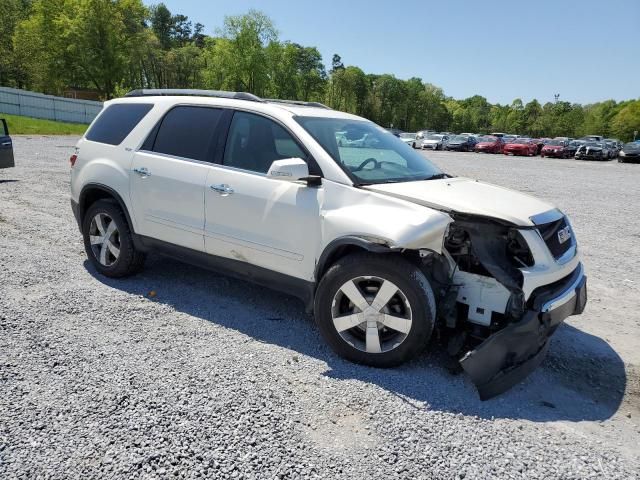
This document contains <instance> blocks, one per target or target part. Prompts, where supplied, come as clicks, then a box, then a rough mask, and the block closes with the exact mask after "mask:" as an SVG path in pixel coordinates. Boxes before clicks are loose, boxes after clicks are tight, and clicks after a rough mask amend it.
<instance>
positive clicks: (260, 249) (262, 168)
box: [205, 112, 324, 280]
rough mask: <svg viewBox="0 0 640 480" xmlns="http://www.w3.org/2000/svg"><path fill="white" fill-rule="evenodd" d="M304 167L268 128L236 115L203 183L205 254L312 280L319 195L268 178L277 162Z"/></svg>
mask: <svg viewBox="0 0 640 480" xmlns="http://www.w3.org/2000/svg"><path fill="white" fill-rule="evenodd" d="M284 158H302V159H303V160H305V161H307V162H308V161H309V157H308V155H307V154H306V153H305V152H304V151H303V149H302V148H301V147H300V146H299V144H298V143H297V142H296V140H294V138H293V137H292V136H291V135H290V134H289V133H288V132H287V131H286V130H285V129H284V128H283V127H282V126H281V125H280V124H278V123H276V122H274V121H273V120H271V119H269V118H266V117H263V116H260V115H256V114H251V113H246V112H235V114H234V116H233V119H232V121H231V125H230V127H229V134H228V136H227V143H226V147H225V151H224V157H223V159H222V165H214V166H212V167H211V168H210V171H209V175H208V176H207V182H206V183H207V187H206V189H205V216H206V221H205V249H206V251H207V253H210V254H213V255H218V256H223V257H227V258H231V259H235V260H238V261H241V262H247V263H250V264H252V265H256V266H259V267H264V268H266V269H269V270H272V271H275V272H279V273H283V274H285V275H289V276H294V277H297V278H304V279H306V280H312V279H313V271H314V266H315V255H316V252H317V249H318V248H319V244H320V213H319V212H320V204H321V201H322V195H323V192H324V190H323V188H322V187H320V188H315V187H309V186H307V185H305V184H302V183H294V182H289V181H286V180H277V179H271V178H267V177H266V173H267V171H268V170H269V167H270V166H271V163H272V162H273V161H275V160H280V159H284Z"/></svg>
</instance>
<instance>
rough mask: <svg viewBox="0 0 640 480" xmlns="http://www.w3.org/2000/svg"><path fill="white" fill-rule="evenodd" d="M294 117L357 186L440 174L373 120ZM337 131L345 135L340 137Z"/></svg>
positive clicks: (440, 172) (424, 177) (435, 168)
mask: <svg viewBox="0 0 640 480" xmlns="http://www.w3.org/2000/svg"><path fill="white" fill-rule="evenodd" d="M295 119H296V121H297V122H298V123H299V124H300V125H302V127H303V128H304V129H305V130H306V131H307V132H309V134H311V136H312V137H313V138H315V139H316V141H317V142H318V143H319V144H320V145H321V146H322V148H324V150H325V151H326V152H327V153H328V154H329V155H330V156H331V157H332V158H333V159H334V160H335V161H336V163H338V165H340V166H341V167H342V168H343V170H345V171H346V172H347V173H348V174H349V175H350V176H351V177H352V178H354V179H355V181H356V182H357V183H358V184H360V185H368V184H374V183H393V182H410V181H415V180H426V179H429V178H431V177H434V176H438V175H442V171H441V170H440V169H438V167H436V166H435V165H434V164H432V163H431V162H430V161H429V160H427V159H426V158H425V157H423V156H422V155H420V154H419V153H417V152H416V151H415V150H414V149H413V148H411V147H410V146H409V145H407V144H406V143H404V142H403V141H402V140H400V139H398V138H397V137H394V136H393V135H392V134H390V133H389V132H387V131H386V130H385V129H383V128H381V127H379V126H377V125H376V124H375V123H372V122H368V121H365V120H351V119H342V118H321V117H295ZM339 132H341V133H343V135H344V136H339V135H338V133H339Z"/></svg>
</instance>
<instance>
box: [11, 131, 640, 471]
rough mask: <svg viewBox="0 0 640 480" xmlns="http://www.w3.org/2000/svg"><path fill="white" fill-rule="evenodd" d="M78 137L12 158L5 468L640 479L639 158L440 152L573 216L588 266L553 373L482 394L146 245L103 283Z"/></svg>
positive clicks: (438, 364)
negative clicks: (327, 342) (83, 212)
mask: <svg viewBox="0 0 640 480" xmlns="http://www.w3.org/2000/svg"><path fill="white" fill-rule="evenodd" d="M74 142H75V139H73V138H68V137H49V138H47V137H18V138H16V139H15V145H16V161H17V164H18V166H17V167H16V168H15V169H10V170H4V171H3V170H0V332H1V334H0V392H1V394H0V478H2V479H13V478H25V479H27V478H29V479H32V478H56V479H57V478H204V477H208V478H259V479H265V478H266V479H268V478H296V479H297V478H331V479H340V478H344V479H347V478H349V479H351V478H380V477H383V476H386V477H389V478H411V479H413V478H438V479H439V478H446V479H456V478H467V479H469V478H479V479H486V478H518V479H534V478H540V479H543V478H545V479H546V478H563V479H583V478H637V477H638V476H639V472H640V463H639V462H638V456H637V445H638V443H639V441H640V427H639V426H638V425H639V423H640V421H639V419H640V408H639V401H638V399H639V398H640V397H639V395H638V374H637V372H638V365H640V353H639V352H638V349H637V339H638V334H639V333H640V318H639V315H638V311H637V306H638V300H637V298H638V294H640V291H639V289H640V279H639V278H638V272H639V271H640V269H639V268H638V267H639V263H638V262H639V259H640V246H639V244H640V242H639V241H638V239H639V238H640V233H639V231H638V228H639V226H638V222H637V211H638V199H639V198H640V191H639V187H638V184H639V182H638V179H639V178H640V165H618V164H617V163H607V164H594V163H583V162H576V161H571V160H551V159H548V160H547V159H540V158H524V159H519V158H504V157H501V156H490V155H485V156H481V155H475V154H455V153H440V152H435V153H430V154H429V156H430V157H431V158H433V159H434V160H435V161H436V162H437V163H438V164H440V165H441V166H443V167H444V168H445V170H447V171H449V172H452V173H456V174H464V175H466V176H471V177H476V178H481V179H485V180H489V181H492V182H495V183H499V184H502V185H506V186H510V187H515V188H518V189H520V190H523V191H528V192H532V193H534V194H536V195H539V196H541V197H544V198H546V199H549V200H551V201H553V202H555V203H557V204H558V205H559V206H560V207H561V208H563V209H565V210H566V211H567V212H568V213H569V214H570V215H571V217H572V219H573V223H574V227H575V230H576V231H577V233H578V236H579V237H578V238H579V241H580V245H581V248H582V252H583V255H584V256H585V263H586V267H587V270H588V273H589V275H590V278H589V282H590V287H591V290H590V297H591V298H590V304H589V306H588V309H587V311H586V313H585V314H584V315H583V316H582V317H574V318H572V319H571V320H570V321H569V322H567V324H566V325H564V326H563V327H562V328H561V329H560V330H559V331H558V333H557V335H556V337H555V338H554V341H553V344H552V347H551V352H550V356H549V358H548V359H547V360H546V361H545V363H544V364H543V367H542V368H540V369H539V370H537V371H536V372H534V374H533V375H532V376H531V377H530V378H529V379H527V380H526V381H525V382H523V383H522V384H521V385H518V386H517V387H516V388H514V389H513V390H511V391H509V392H508V393H506V394H504V395H502V396H500V397H498V398H495V399H493V400H491V401H488V402H484V403H483V402H480V401H479V400H478V397H477V394H476V392H475V390H474V388H473V386H472V385H471V384H470V382H469V381H468V380H467V379H466V378H465V376H464V375H452V374H450V373H449V372H448V370H447V362H446V358H445V356H444V355H443V352H442V351H441V350H440V349H439V348H438V347H436V346H433V347H432V348H431V351H430V353H425V354H424V355H423V356H421V357H420V358H419V359H417V360H416V361H414V362H412V363H410V364H409V365H406V366H403V367H401V368H398V369H394V370H385V371H380V370H375V369H371V368H366V367H361V366H355V365H352V364H350V363H347V362H345V361H343V360H341V359H339V358H337V357H336V356H335V355H333V354H332V353H331V352H330V350H329V349H328V348H327V347H325V346H324V344H323V342H322V341H321V339H320V338H319V336H318V333H317V331H316V329H315V328H314V326H313V322H312V319H311V318H309V317H308V316H307V315H305V313H304V309H303V306H302V304H301V303H299V302H298V301H297V300H296V299H293V298H289V297H287V296H284V295H281V294H278V293H273V292H270V291H268V290H265V289H263V288H260V287H256V286H253V285H250V284H247V283H244V282H240V281H236V280H233V279H229V278H226V277H223V276H220V275H217V274H215V273H211V272H207V271H203V270H199V269H197V268H194V267H190V266H185V265H182V264H179V263H177V262H174V261H170V260H166V259H163V258H159V257H154V256H152V257H151V258H150V259H149V262H148V264H147V267H146V269H145V270H144V271H143V272H142V273H141V274H140V275H138V276H136V277H134V278H130V279H126V280H119V281H115V280H109V279H106V278H103V277H100V276H98V275H97V274H96V273H95V272H94V271H93V270H92V269H91V267H90V266H89V264H88V263H87V261H86V258H85V255H84V251H83V247H82V243H81V237H80V234H79V232H78V230H77V227H76V225H75V221H74V219H73V217H72V214H71V211H70V208H69V199H68V162H67V159H68V156H69V154H70V151H71V148H70V147H71V146H72V145H73V144H74ZM152 292H153V293H152Z"/></svg>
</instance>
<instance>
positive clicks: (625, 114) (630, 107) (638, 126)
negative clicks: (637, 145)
mask: <svg viewBox="0 0 640 480" xmlns="http://www.w3.org/2000/svg"><path fill="white" fill-rule="evenodd" d="M611 131H612V133H613V134H614V135H615V136H617V137H618V138H619V139H620V140H623V141H626V142H629V141H631V140H633V137H634V132H635V131H640V100H634V101H631V102H628V103H627V104H626V105H625V106H624V107H622V108H621V109H620V111H619V112H618V113H616V115H615V117H613V120H612V122H611ZM636 138H638V137H636Z"/></svg>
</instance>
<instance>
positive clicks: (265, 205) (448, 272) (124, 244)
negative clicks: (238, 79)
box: [70, 90, 587, 399]
mask: <svg viewBox="0 0 640 480" xmlns="http://www.w3.org/2000/svg"><path fill="white" fill-rule="evenodd" d="M221 97H222V98H221ZM104 105H105V106H104V109H103V110H102V112H101V113H100V114H99V115H98V116H97V118H96V119H95V120H94V121H93V123H92V125H91V126H90V127H89V129H88V131H87V132H86V133H85V135H84V136H83V137H82V138H81V139H80V140H79V141H78V143H77V145H76V149H75V152H74V154H73V155H72V156H71V158H70V164H71V207H72V210H73V213H74V215H75V217H76V219H77V221H78V226H79V228H80V231H81V233H82V236H83V240H84V247H85V250H86V254H87V257H88V259H89V262H90V265H91V268H92V269H95V271H96V272H97V274H98V275H104V276H107V277H124V276H127V275H131V274H134V273H135V272H137V271H139V270H140V269H141V268H142V267H143V264H144V260H145V255H146V254H147V253H148V252H151V251H154V252H159V253H163V254H166V255H169V256H172V257H174V258H178V259H182V260H184V261H187V262H191V263H194V264H196V265H199V266H201V267H208V268H213V269H216V270H218V271H221V272H227V273H229V274H231V275H234V276H237V277H242V278H247V279H250V280H252V281H254V282H258V283H259V284H261V285H264V286H267V287H269V288H273V289H279V290H283V291H285V292H287V293H289V294H293V295H297V296H299V297H300V298H301V299H303V301H304V302H305V305H306V307H307V309H308V310H309V311H313V313H314V317H315V321H316V324H317V327H318V329H319V331H320V333H321V334H322V336H323V338H324V339H325V340H326V341H327V343H328V344H329V345H330V346H331V347H332V348H333V349H334V350H335V351H336V352H337V353H338V354H340V355H342V356H343V357H345V358H347V359H349V360H351V361H353V362H357V363H362V364H366V365H372V366H375V367H391V366H394V365H398V364H400V363H403V362H405V361H407V360H409V359H411V358H413V357H415V356H416V355H417V354H418V353H419V352H420V351H421V350H423V349H424V348H425V347H426V346H427V344H428V342H429V339H430V337H431V336H432V335H435V336H436V337H437V338H439V339H442V340H443V341H445V342H448V344H449V346H450V353H451V354H453V355H455V358H457V359H459V361H460V364H461V366H462V368H463V369H464V370H465V371H466V372H467V373H468V375H469V376H470V378H471V380H472V381H473V382H474V383H475V384H476V385H477V387H478V389H479V392H480V396H481V398H485V399H486V398H489V397H491V396H493V395H496V394H498V393H500V392H502V391H504V390H506V389H508V388H510V386H512V385H513V384H514V383H516V382H518V381H520V380H521V379H522V378H524V377H525V376H526V375H528V374H529V372H531V371H532V370H533V369H534V368H535V367H536V366H537V365H539V364H540V362H541V361H542V359H543V358H544V356H545V354H546V352H547V349H548V348H549V341H548V339H549V338H550V336H551V335H552V334H553V333H554V332H555V330H556V329H557V327H558V325H559V324H560V323H561V322H562V321H563V320H564V319H565V318H567V317H568V316H570V315H576V314H580V313H582V311H583V309H584V307H585V304H586V300H587V294H586V292H587V287H586V277H585V274H584V268H583V266H582V263H581V261H580V255H579V251H578V248H577V243H576V238H575V235H574V233H573V229H572V227H571V224H570V223H569V220H568V218H567V217H566V216H565V215H564V214H563V213H562V212H561V211H560V210H558V209H557V208H555V207H554V206H553V205H550V204H549V203H547V202H544V201H542V200H538V199H536V198H534V197H532V196H530V195H524V194H521V193H518V192H515V191H511V190H508V189H506V188H501V187H495V186H492V185H490V184H487V183H484V182H480V181H476V180H473V179H466V178H461V177H453V176H451V175H449V174H447V173H445V172H443V171H442V170H440V169H439V168H438V167H437V166H436V165H434V164H433V163H431V162H430V161H429V160H428V159H426V158H424V156H423V155H420V154H419V153H417V152H415V151H414V150H412V149H409V148H406V145H404V144H403V143H402V142H401V141H400V140H399V139H398V138H397V137H395V136H393V135H392V134H391V133H389V132H387V131H385V130H383V129H381V128H379V127H378V126H377V125H375V124H373V123H372V122H369V121H368V120H366V119H364V118H360V117H357V116H355V115H351V114H347V113H342V112H338V111H335V110H331V109H328V108H326V107H320V106H318V105H317V104H313V103H309V104H304V103H300V102H297V103H288V102H283V101H278V102H275V101H267V100H263V99H261V98H258V97H256V96H254V95H251V94H246V93H233V92H212V91H194V90H187V91H182V90H178V91H175V90H151V91H147V90H139V91H134V92H131V93H129V94H128V95H127V96H126V97H125V98H121V99H116V100H111V101H107V102H105V104H104ZM338 132H346V133H345V136H346V137H347V138H349V137H351V138H362V137H365V136H371V137H372V138H374V139H375V140H376V142H374V144H375V147H374V148H368V149H363V148H360V147H352V146H343V147H338V144H337V140H336V137H337V136H338ZM534 265H535V268H532V267H533V266H534ZM160 268H161V267H160ZM176 281H181V280H178V279H177V280H176ZM112 285H113V284H112ZM199 300H202V299H199ZM454 346H456V347H455V348H454ZM380 375H384V373H380Z"/></svg>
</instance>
